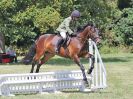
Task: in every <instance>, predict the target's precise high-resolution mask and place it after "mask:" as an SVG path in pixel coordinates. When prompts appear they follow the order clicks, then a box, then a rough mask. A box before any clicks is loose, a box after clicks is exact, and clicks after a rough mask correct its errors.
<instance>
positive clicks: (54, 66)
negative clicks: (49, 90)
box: [0, 53, 133, 99]
mask: <svg viewBox="0 0 133 99" xmlns="http://www.w3.org/2000/svg"><path fill="white" fill-rule="evenodd" d="M102 58H103V62H104V64H105V66H106V70H107V84H108V87H107V88H106V89H103V90H101V91H97V92H94V93H93V92H91V93H82V92H73V91H70V92H64V93H61V94H43V95H42V94H31V95H17V96H15V97H3V96H2V97H0V99H133V54H130V53H124V54H105V55H102ZM82 63H84V65H85V67H86V68H87V67H88V62H87V61H85V60H82ZM30 68H31V66H30V65H22V64H1V65H0V74H7V73H8V74H9V73H12V74H13V73H28V72H29V71H30ZM75 69H76V70H77V69H79V68H78V66H77V65H75V64H74V63H73V62H72V61H70V60H69V59H64V58H60V57H55V58H53V59H51V61H49V62H48V63H47V64H45V65H43V66H42V67H41V70H40V72H44V71H55V70H75Z"/></svg>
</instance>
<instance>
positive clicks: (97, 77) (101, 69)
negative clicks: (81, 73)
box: [89, 40, 107, 89]
mask: <svg viewBox="0 0 133 99" xmlns="http://www.w3.org/2000/svg"><path fill="white" fill-rule="evenodd" d="M89 52H90V53H91V54H93V55H94V56H95V65H94V66H95V67H94V70H93V72H92V84H94V85H93V86H94V87H95V88H96V89H97V88H106V87H107V82H106V69H105V66H104V64H103V62H102V58H101V56H100V53H99V51H98V48H97V46H96V44H95V42H93V41H92V40H89ZM90 64H91V59H90Z"/></svg>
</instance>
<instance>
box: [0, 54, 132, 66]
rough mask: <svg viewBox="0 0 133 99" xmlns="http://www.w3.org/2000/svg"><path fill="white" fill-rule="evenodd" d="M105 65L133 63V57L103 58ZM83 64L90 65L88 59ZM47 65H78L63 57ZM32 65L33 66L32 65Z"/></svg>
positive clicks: (83, 60) (50, 61)
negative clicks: (110, 63)
mask: <svg viewBox="0 0 133 99" xmlns="http://www.w3.org/2000/svg"><path fill="white" fill-rule="evenodd" d="M102 60H103V62H104V63H108V62H130V61H133V57H132V56H128V57H117V56H114V57H113V56H111V57H104V58H102ZM81 63H82V64H89V61H88V60H87V59H81ZM22 64H23V63H20V62H18V63H7V64H0V65H22ZM46 64H49V65H53V66H55V65H58V66H62V65H66V66H71V65H73V64H76V63H74V62H73V60H71V59H68V58H61V57H55V58H52V59H50V60H49V61H48V62H46ZM30 65H31V64H30Z"/></svg>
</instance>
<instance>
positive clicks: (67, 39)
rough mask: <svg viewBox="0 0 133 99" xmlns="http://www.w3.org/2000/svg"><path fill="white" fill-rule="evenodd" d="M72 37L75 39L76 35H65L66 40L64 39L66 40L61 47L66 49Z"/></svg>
mask: <svg viewBox="0 0 133 99" xmlns="http://www.w3.org/2000/svg"><path fill="white" fill-rule="evenodd" d="M73 37H76V34H71V35H69V34H68V33H67V38H66V40H65V41H64V42H63V43H62V47H64V48H67V47H68V46H69V44H70V42H71V38H73Z"/></svg>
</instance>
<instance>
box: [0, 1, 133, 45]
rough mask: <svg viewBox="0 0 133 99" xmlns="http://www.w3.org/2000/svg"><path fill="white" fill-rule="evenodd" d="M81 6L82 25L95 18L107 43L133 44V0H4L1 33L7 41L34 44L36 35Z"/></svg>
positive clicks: (50, 28) (52, 30)
mask: <svg viewBox="0 0 133 99" xmlns="http://www.w3.org/2000/svg"><path fill="white" fill-rule="evenodd" d="M74 9H77V10H79V11H80V12H81V20H80V25H81V26H82V25H84V24H86V23H87V22H88V21H93V22H94V23H95V25H96V26H97V27H98V28H99V29H100V30H101V36H102V38H103V44H104V45H105V44H106V45H109V46H118V45H120V44H122V45H132V44H133V37H132V36H133V32H132V31H133V27H132V26H133V22H132V20H133V0H1V1H0V32H1V33H3V34H4V35H5V39H6V44H7V45H8V44H11V43H13V44H17V46H24V44H31V42H32V41H33V40H34V38H35V37H36V35H38V34H40V33H45V32H48V31H50V32H51V33H53V32H54V31H55V29H56V28H57V27H58V25H59V24H60V22H61V21H62V20H63V19H64V18H66V17H68V16H70V14H71V12H72V11H73V10H74Z"/></svg>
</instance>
